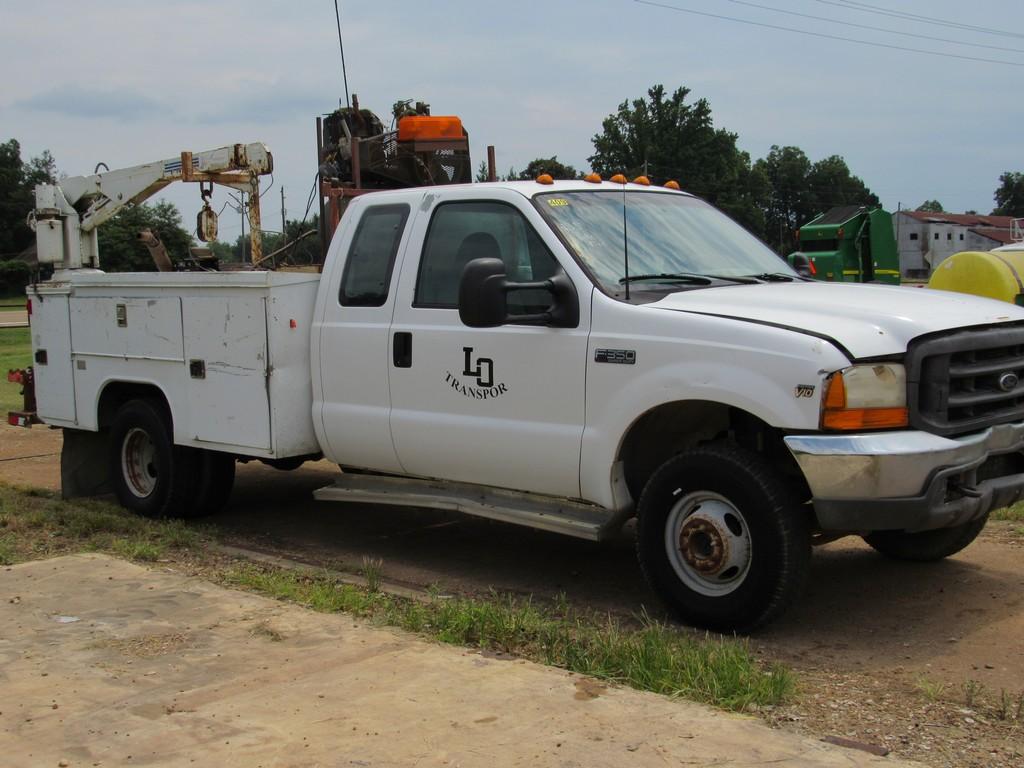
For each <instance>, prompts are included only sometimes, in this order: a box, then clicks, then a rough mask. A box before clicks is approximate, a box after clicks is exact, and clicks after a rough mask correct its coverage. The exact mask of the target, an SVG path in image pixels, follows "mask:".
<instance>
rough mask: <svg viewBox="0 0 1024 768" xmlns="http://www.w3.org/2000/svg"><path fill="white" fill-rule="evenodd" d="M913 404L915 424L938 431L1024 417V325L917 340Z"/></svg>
mask: <svg viewBox="0 0 1024 768" xmlns="http://www.w3.org/2000/svg"><path fill="white" fill-rule="evenodd" d="M907 405H908V406H909V409H910V424H911V426H913V427H915V428H917V429H923V430H925V431H927V432H933V433H935V434H938V435H955V434H962V433H965V432H971V431H973V430H977V429H982V428H984V427H987V426H991V425H992V424H1001V423H1004V422H1007V421H1018V420H1020V419H1024V325H1018V324H1013V325H1003V326H998V327H995V328H991V327H990V328H980V329H977V330H966V331H957V332H955V333H949V334H943V335H941V336H932V337H926V338H923V339H919V340H916V341H914V342H911V344H910V349H909V350H908V351H907Z"/></svg>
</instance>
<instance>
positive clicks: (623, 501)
mask: <svg viewBox="0 0 1024 768" xmlns="http://www.w3.org/2000/svg"><path fill="white" fill-rule="evenodd" d="M168 162H170V161H168ZM104 175H105V174H99V175H98V177H90V178H99V179H100V182H102V177H103V176H104ZM620 181H624V180H620ZM638 181H639V183H637V182H632V183H628V184H627V183H618V182H617V181H613V182H608V181H604V182H602V181H600V180H599V179H591V180H590V181H568V182H551V181H550V179H549V178H545V177H540V179H539V180H538V182H510V183H489V184H473V185H454V186H446V187H428V188H416V189H406V190H399V191H386V192H379V193H373V194H367V195H363V196H360V197H356V198H354V199H353V201H352V202H351V203H350V205H349V207H348V209H347V210H346V212H345V214H344V216H343V218H342V220H341V224H340V226H339V227H338V229H337V232H336V233H335V235H334V238H333V241H332V242H331V244H330V249H329V251H328V253H327V254H326V258H325V262H324V265H323V272H322V274H309V273H306V274H302V273H284V272H272V271H257V270H253V271H246V272H234V273H225V272H205V273H204V272H190V273H185V272H182V273H178V272H176V273H164V274H156V273H152V274H105V273H103V272H101V271H99V270H98V269H97V268H96V267H98V261H97V260H96V258H95V257H96V254H95V249H94V248H93V249H92V250H89V248H85V247H84V246H82V245H81V243H79V241H78V240H76V237H78V236H79V232H78V229H77V227H79V225H80V223H81V222H80V221H79V220H78V218H77V217H80V216H84V215H85V214H84V213H83V211H85V210H86V207H87V204H89V201H90V200H91V201H93V203H95V200H96V199H97V198H96V196H95V194H93V195H92V196H91V197H90V196H88V195H87V196H84V197H82V198H81V202H78V203H75V202H73V201H71V202H69V204H68V205H64V206H54V205H49V204H48V203H47V199H48V197H49V198H50V199H52V195H53V192H54V190H55V189H56V191H58V192H59V191H60V189H61V188H64V189H67V188H69V187H71V186H74V184H73V182H74V180H65V181H62V182H60V183H59V184H58V185H56V188H55V187H44V188H40V193H39V195H40V197H39V199H40V211H38V212H37V219H38V226H39V228H40V230H42V228H43V226H44V224H45V225H46V226H52V227H55V228H56V231H60V232H62V237H61V238H57V237H51V236H50V235H49V234H48V235H47V237H48V238H50V239H49V240H47V241H45V243H44V238H43V236H40V250H39V254H40V257H41V259H49V260H51V261H54V262H56V266H57V269H56V271H55V273H54V277H53V279H52V280H50V281H48V282H44V283H39V284H37V285H33V286H31V287H30V288H29V291H28V293H29V299H30V303H31V324H32V346H33V353H34V355H35V382H36V395H37V399H38V415H39V418H41V420H42V421H43V422H45V423H46V424H50V425H53V426H56V427H62V428H64V430H65V455H64V457H63V468H64V472H63V476H64V482H65V491H66V493H68V494H69V495H70V494H75V493H87V492H91V491H95V490H99V489H101V488H102V486H103V485H104V483H109V484H110V485H111V486H112V487H113V490H114V491H115V492H116V494H117V497H118V499H119V500H120V502H121V503H122V504H123V505H125V506H126V507H129V508H131V509H133V510H136V511H137V512H139V513H142V514H146V515H171V514H174V515H192V514H198V513H204V512H211V511H213V510H215V509H216V508H217V507H219V506H221V505H223V504H224V503H225V501H226V499H227V497H228V494H229V493H230V489H231V483H232V479H233V475H234V466H235V460H236V459H237V458H246V459H259V460H263V461H266V462H268V463H272V464H276V465H277V466H289V465H298V464H299V463H301V462H302V461H303V460H305V459H307V458H311V457H319V456H321V455H322V456H324V457H326V458H327V459H329V460H330V461H332V462H334V463H336V464H338V465H339V467H340V468H341V472H340V473H339V476H338V479H337V482H336V483H335V484H334V485H332V486H330V487H327V488H323V489H321V490H319V491H317V492H316V497H317V498H318V499H322V500H333V501H349V502H359V503H362V504H366V503H375V502H379V503H385V504H401V505H412V506H423V507H436V508H446V509H453V510H459V511H462V512H465V513H469V514H475V515H482V516H485V517H489V518H493V519H497V520H502V521H506V522H510V523H519V524H522V525H528V526H534V527H537V528H543V529H546V530H550V531H557V532H559V533H565V534H569V535H572V536H578V537H582V538H587V539H593V540H600V539H603V538H605V537H607V536H609V535H611V534H612V533H613V532H615V531H617V530H618V529H619V528H620V527H621V526H622V525H623V523H625V522H626V521H627V520H628V519H629V518H631V517H633V516H635V517H636V518H637V529H636V548H637V554H638V557H639V560H640V563H641V565H642V568H643V571H644V573H645V574H646V576H647V578H648V580H649V581H650V584H651V586H652V587H653V588H654V590H655V591H656V592H657V593H658V595H660V597H661V598H663V599H664V600H665V602H666V603H667V604H668V605H669V606H670V607H671V609H672V610H674V611H675V612H676V614H677V615H678V616H680V617H681V618H682V619H683V620H684V621H687V622H691V623H694V624H698V625H702V626H706V627H710V628H715V629H722V630H740V631H747V630H750V629H752V628H754V627H757V626H759V625H761V624H764V623H765V622H767V621H770V620H771V619H773V618H775V617H777V616H778V615H779V614H780V613H781V612H782V611H783V610H784V609H785V608H786V606H787V605H789V604H790V603H791V602H792V601H793V600H794V598H795V597H796V596H797V595H798V594H799V591H800V588H801V586H802V584H803V583H804V581H805V578H806V576H807V573H808V568H809V561H810V551H811V546H812V544H814V543H817V542H824V541H830V540H833V539H834V538H837V537H839V536H841V535H847V534H855V535H860V536H863V537H864V538H865V539H866V540H867V542H868V543H869V544H871V546H873V547H874V548H876V549H877V550H879V551H880V552H882V553H884V554H886V555H889V556H893V557H897V558H905V559H911V560H934V559H939V558H943V557H946V556H949V555H951V554H953V553H955V552H958V551H959V550H961V549H962V548H963V547H965V546H967V545H968V544H969V543H970V542H971V541H972V540H973V539H974V538H975V537H976V536H977V535H978V533H979V531H980V530H981V529H982V527H983V526H984V525H985V521H986V519H987V517H988V514H989V512H990V510H992V509H994V508H998V507H1002V506H1006V505H1008V504H1011V503H1013V502H1015V501H1016V500H1017V499H1018V498H1019V497H1020V496H1021V493H1022V490H1024V455H1022V447H1024V382H1022V377H1024V309H1022V308H1019V307H1015V306H1011V305H1008V304H1005V303H999V302H995V301H990V300H986V299H980V298H977V297H973V296H965V295H954V294H949V293H941V292H933V291H927V290H908V289H902V288H899V287H883V286H871V285H852V284H826V283H820V282H814V281H809V280H805V279H803V278H802V277H800V276H799V275H798V274H797V273H796V272H794V271H792V270H791V269H790V268H789V267H788V266H787V265H786V263H785V262H784V261H782V260H781V259H779V257H778V256H776V255H775V254H774V253H773V252H771V251H770V250H769V249H768V248H767V247H766V246H764V245H763V244H762V243H761V242H759V241H758V240H756V239H755V238H754V237H752V236H751V235H749V234H748V233H747V232H746V231H745V230H743V229H742V228H741V227H740V226H738V225H737V224H735V223H734V222H733V221H731V220H730V219H728V218H727V217H726V216H724V215H723V214H721V213H720V212H718V211H717V210H716V209H714V208H713V207H712V206H710V205H708V204H707V203H704V202H702V201H701V200H699V199H697V198H696V197H693V196H691V195H689V194H686V193H685V192H681V191H678V190H677V189H669V188H660V187H653V186H649V185H647V184H645V183H644V182H645V181H646V180H644V179H640V180H638ZM542 182H543V183H542ZM75 183H77V182H75ZM98 186H99V187H102V186H103V185H102V183H100V184H99V185H98ZM53 222H56V223H55V224H54V223H53ZM82 237H85V235H82ZM83 248H84V250H85V252H88V253H89V254H90V259H91V266H92V267H93V268H91V269H90V268H86V267H84V266H83V260H82V259H81V258H78V260H77V261H75V260H74V259H69V258H68V254H69V252H70V251H73V252H74V253H76V254H78V253H81V252H83ZM367 514H370V512H369V511H367Z"/></svg>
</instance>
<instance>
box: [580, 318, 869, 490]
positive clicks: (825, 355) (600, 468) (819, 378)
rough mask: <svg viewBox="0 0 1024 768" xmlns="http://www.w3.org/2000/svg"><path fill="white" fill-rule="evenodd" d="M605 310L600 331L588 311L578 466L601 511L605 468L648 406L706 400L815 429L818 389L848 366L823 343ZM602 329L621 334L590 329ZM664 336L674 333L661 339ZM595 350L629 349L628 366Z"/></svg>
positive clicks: (727, 322)
mask: <svg viewBox="0 0 1024 768" xmlns="http://www.w3.org/2000/svg"><path fill="white" fill-rule="evenodd" d="M615 304H616V305H617V306H615V307H612V308H610V311H609V312H608V315H609V316H610V317H609V320H608V322H607V323H605V322H601V323H600V325H599V323H598V320H597V316H598V315H599V314H603V313H602V312H601V311H599V310H598V309H597V308H596V307H595V330H594V331H593V332H592V334H591V344H590V351H589V355H588V363H587V366H588V370H587V423H586V426H585V428H584V432H583V445H582V456H581V458H582V460H581V466H580V485H581V492H582V496H583V498H585V499H587V500H588V501H593V502H595V503H598V504H601V505H603V506H614V505H615V502H614V498H615V496H614V494H613V487H612V486H613V484H612V477H613V473H612V468H613V465H614V463H615V461H616V458H617V456H618V453H619V449H620V447H621V443H622V440H623V439H624V437H625V435H626V434H627V433H628V431H629V428H630V427H631V426H632V425H633V424H634V423H635V422H636V420H637V419H639V418H641V417H642V416H643V415H644V414H646V413H648V412H649V411H651V410H652V409H654V408H657V407H658V406H661V405H665V404H668V403H675V402H680V401H695V400H696V401H707V402H712V403H718V404H721V405H725V406H730V407H733V408H737V409H740V410H742V411H745V412H747V413H749V414H751V415H753V416H755V417H757V418H758V419H760V420H761V421H763V422H765V423H767V424H769V425H771V426H773V427H777V428H780V429H786V430H816V429H818V421H819V415H820V403H821V394H822V384H823V382H824V380H825V378H826V376H827V375H828V374H829V373H831V372H832V371H835V370H838V369H840V368H843V367H844V366H846V365H848V364H849V360H848V359H847V357H846V356H845V355H843V354H842V353H841V352H840V351H839V350H838V349H836V348H835V347H834V346H833V345H831V344H830V343H828V342H827V341H825V340H823V339H820V338H816V337H812V336H807V335H804V334H800V333H796V332H793V331H789V330H786V329H782V328H775V327H772V326H764V325H756V324H753V323H746V322H743V321H740V320H734V319H728V318H719V317H708V316H696V315H683V314H672V315H668V314H667V313H665V312H664V311H660V310H657V309H649V308H647V307H636V306H631V305H625V304H621V303H618V302H616V303H615ZM626 313H628V316H626V317H616V315H620V314H626ZM645 325H646V326H649V327H648V328H646V329H645V328H644V326H645ZM609 326H610V327H613V328H623V327H626V328H629V329H630V333H629V334H623V333H621V332H616V333H608V332H602V330H598V327H600V328H602V329H603V328H608V327H609ZM644 330H647V331H648V332H647V333H643V332H642V331H644ZM666 330H671V331H675V332H677V334H678V335H672V336H668V335H666V333H665V332H666ZM599 349H620V350H621V349H631V350H632V351H634V352H635V355H634V356H633V359H634V360H635V362H634V364H632V365H615V364H609V363H603V362H597V359H607V357H608V356H606V355H598V354H597V350H599ZM620 495H621V494H620Z"/></svg>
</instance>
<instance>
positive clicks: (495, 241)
mask: <svg viewBox="0 0 1024 768" xmlns="http://www.w3.org/2000/svg"><path fill="white" fill-rule="evenodd" d="M480 258H498V259H501V260H502V261H504V262H505V271H506V274H507V275H508V279H509V280H511V281H513V282H517V283H522V282H530V281H534V280H546V279H547V278H549V277H551V276H552V275H554V274H555V273H557V272H558V271H559V268H558V262H557V261H555V257H554V256H552V255H551V251H549V250H548V248H547V246H545V245H544V243H543V241H542V240H541V239H540V236H538V235H537V233H536V232H535V231H534V230H533V227H531V226H530V224H529V222H527V221H526V219H525V218H524V217H523V215H522V214H521V213H520V212H519V211H517V210H516V209H515V208H513V207H512V206H511V205H506V204H504V203H489V202H467V203H445V204H443V205H440V206H438V208H437V210H436V211H435V212H434V218H433V219H432V220H431V222H430V229H429V231H428V232H427V239H426V242H425V243H424V244H423V254H422V256H421V257H420V271H419V277H418V278H417V281H416V296H415V299H414V300H413V304H414V306H417V307H439V308H445V309H454V308H456V307H458V302H459V281H460V280H461V279H462V271H463V269H464V268H465V266H466V264H468V263H469V262H470V261H472V260H473V259H480ZM550 304H551V295H550V294H549V293H548V292H547V291H544V290H535V291H514V292H512V293H510V294H509V295H508V306H509V312H510V313H512V314H534V313H537V312H543V311H544V310H546V309H547V308H548V306H550Z"/></svg>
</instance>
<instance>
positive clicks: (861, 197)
mask: <svg viewBox="0 0 1024 768" xmlns="http://www.w3.org/2000/svg"><path fill="white" fill-rule="evenodd" d="M807 188H808V190H809V191H810V201H811V205H812V207H813V208H814V210H813V211H812V212H810V213H811V215H812V216H814V215H817V214H818V213H824V212H825V211H827V210H828V209H829V208H835V207H836V206H839V205H867V206H875V205H879V204H880V203H881V201H880V200H879V199H878V195H876V194H875V193H874V192H872V191H871V190H870V189H868V187H867V185H866V184H865V183H864V182H863V181H862V180H861V179H860V178H859V177H857V176H854V175H853V174H852V173H851V172H850V168H849V166H847V164H846V161H845V160H844V159H843V158H842V157H840V156H839V155H830V156H829V157H826V158H823V159H821V160H818V161H816V162H815V163H814V165H812V166H811V172H810V173H809V174H807ZM800 223H801V225H802V224H806V223H807V222H804V221H802V222H800Z"/></svg>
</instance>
